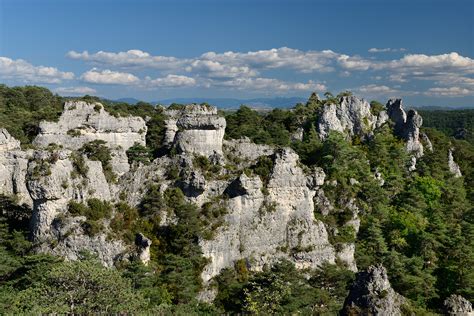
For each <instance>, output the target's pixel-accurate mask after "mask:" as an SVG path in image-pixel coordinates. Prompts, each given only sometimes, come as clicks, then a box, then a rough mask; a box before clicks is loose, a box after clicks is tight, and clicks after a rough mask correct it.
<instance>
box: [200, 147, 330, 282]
mask: <svg viewBox="0 0 474 316" xmlns="http://www.w3.org/2000/svg"><path fill="white" fill-rule="evenodd" d="M273 159H274V167H273V170H272V172H271V175H270V179H269V180H268V183H265V182H263V181H262V179H260V177H259V176H247V175H246V174H245V173H242V174H241V176H240V177H239V178H238V179H236V180H235V181H233V182H232V183H231V184H230V185H229V187H228V188H227V189H226V194H227V196H228V197H229V199H228V202H227V207H228V210H229V212H228V214H227V215H226V218H225V221H226V224H227V225H224V226H222V227H220V228H219V229H218V230H217V232H216V236H215V237H214V238H213V239H212V240H202V241H201V247H202V249H203V253H204V256H205V257H207V258H209V259H210V263H209V264H208V265H207V266H206V267H205V269H204V271H203V274H202V278H203V280H204V282H208V281H209V280H210V279H211V278H212V277H214V276H216V275H217V274H218V273H219V272H220V271H221V270H222V269H223V268H225V267H230V266H233V264H234V262H235V261H236V260H239V259H242V258H251V260H250V262H251V263H250V265H251V269H254V270H259V269H261V268H262V267H263V266H264V265H265V264H269V263H272V262H275V261H276V260H279V259H281V258H286V259H288V260H291V261H293V262H294V263H295V265H296V266H297V267H298V268H306V267H316V266H318V265H320V264H321V263H323V262H330V263H333V262H334V260H335V250H334V248H333V246H332V245H331V244H330V243H329V241H328V234H327V231H326V228H325V226H324V224H323V223H322V222H320V221H317V220H315V219H314V215H313V209H314V204H313V197H314V195H315V193H316V192H315V191H313V190H311V189H309V188H308V187H307V177H306V175H305V174H304V173H303V171H302V170H301V168H300V167H299V166H298V156H297V155H296V153H294V152H293V151H292V150H290V149H284V150H280V151H278V152H277V153H276V154H275V155H274V157H273Z"/></svg>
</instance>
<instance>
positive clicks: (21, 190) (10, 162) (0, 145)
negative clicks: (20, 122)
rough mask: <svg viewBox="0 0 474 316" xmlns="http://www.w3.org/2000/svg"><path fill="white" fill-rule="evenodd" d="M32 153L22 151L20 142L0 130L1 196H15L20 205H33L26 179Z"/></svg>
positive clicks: (3, 130)
mask: <svg viewBox="0 0 474 316" xmlns="http://www.w3.org/2000/svg"><path fill="white" fill-rule="evenodd" d="M30 154H31V151H30V152H26V151H21V149H20V142H19V141H18V140H16V139H15V138H14V137H12V136H11V135H10V133H8V131H7V130H6V129H3V128H2V129H0V194H5V195H15V196H16V197H17V198H18V200H19V201H18V202H19V203H20V204H23V203H25V204H27V205H28V206H30V207H31V206H32V205H33V201H32V199H31V197H30V194H29V192H28V189H27V187H26V182H25V177H26V170H27V168H28V157H29V156H30Z"/></svg>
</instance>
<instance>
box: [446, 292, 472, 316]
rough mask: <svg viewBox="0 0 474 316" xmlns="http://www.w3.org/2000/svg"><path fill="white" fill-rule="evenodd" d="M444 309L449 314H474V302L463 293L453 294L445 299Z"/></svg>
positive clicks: (464, 315) (468, 315)
mask: <svg viewBox="0 0 474 316" xmlns="http://www.w3.org/2000/svg"><path fill="white" fill-rule="evenodd" d="M444 310H445V312H446V314H447V315H449V316H472V315H474V312H473V311H472V304H471V302H469V301H468V300H466V299H465V298H464V297H462V296H461V295H456V294H452V295H451V296H450V297H448V298H447V299H446V300H445V301H444Z"/></svg>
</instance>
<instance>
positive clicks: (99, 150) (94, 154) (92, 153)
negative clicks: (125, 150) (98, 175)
mask: <svg viewBox="0 0 474 316" xmlns="http://www.w3.org/2000/svg"><path fill="white" fill-rule="evenodd" d="M105 144H106V142H105V141H103V140H94V141H92V142H89V143H87V144H84V145H83V146H82V148H81V149H79V152H80V153H82V154H84V155H86V156H87V158H89V159H90V160H95V161H100V162H101V164H102V169H103V171H104V175H105V179H106V180H107V182H109V183H114V182H115V181H116V180H117V175H116V174H115V173H114V172H113V170H112V165H111V164H110V161H111V160H112V155H111V153H110V148H109V147H107V146H106V145H105Z"/></svg>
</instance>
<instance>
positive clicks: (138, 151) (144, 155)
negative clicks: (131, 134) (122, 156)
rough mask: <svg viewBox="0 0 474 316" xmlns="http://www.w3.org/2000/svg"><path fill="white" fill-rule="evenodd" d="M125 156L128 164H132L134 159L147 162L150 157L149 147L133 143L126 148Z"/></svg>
mask: <svg viewBox="0 0 474 316" xmlns="http://www.w3.org/2000/svg"><path fill="white" fill-rule="evenodd" d="M127 157H128V163H129V164H132V163H133V162H135V161H136V162H140V163H143V164H149V163H150V160H151V158H152V153H151V150H150V149H149V148H147V147H145V146H143V145H140V144H138V143H135V144H134V145H133V146H132V147H130V148H129V149H128V150H127Z"/></svg>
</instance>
